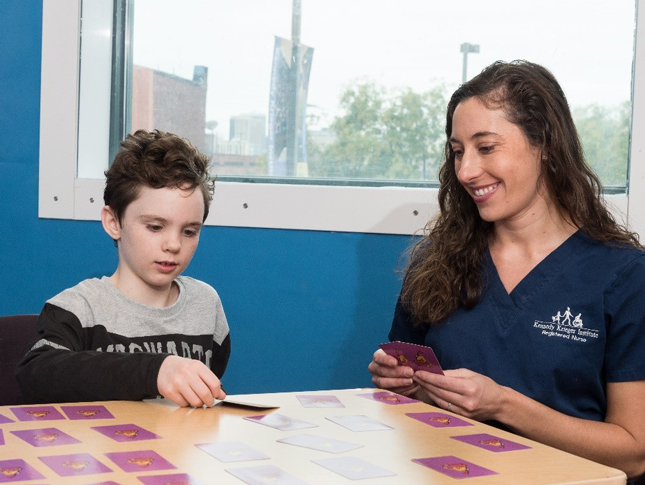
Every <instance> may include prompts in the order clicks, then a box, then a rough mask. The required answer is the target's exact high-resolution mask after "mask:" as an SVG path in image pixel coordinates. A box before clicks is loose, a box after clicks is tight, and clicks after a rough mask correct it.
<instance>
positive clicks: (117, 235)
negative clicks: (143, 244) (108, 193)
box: [101, 205, 121, 241]
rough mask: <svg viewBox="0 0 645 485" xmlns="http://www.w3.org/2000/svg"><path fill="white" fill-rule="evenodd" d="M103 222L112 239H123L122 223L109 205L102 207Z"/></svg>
mask: <svg viewBox="0 0 645 485" xmlns="http://www.w3.org/2000/svg"><path fill="white" fill-rule="evenodd" d="M101 222H102V223H103V229H105V232H107V233H108V235H109V236H110V237H111V238H112V239H114V240H115V241H118V240H119V239H121V224H119V220H118V219H117V218H116V215H115V214H114V211H113V210H112V208H111V207H110V206H109V205H106V206H104V207H103V209H101Z"/></svg>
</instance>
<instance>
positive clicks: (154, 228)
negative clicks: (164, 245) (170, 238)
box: [147, 224, 161, 232]
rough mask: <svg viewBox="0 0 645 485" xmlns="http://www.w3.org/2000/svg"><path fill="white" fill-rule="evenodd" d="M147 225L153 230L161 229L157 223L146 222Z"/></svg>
mask: <svg viewBox="0 0 645 485" xmlns="http://www.w3.org/2000/svg"><path fill="white" fill-rule="evenodd" d="M147 227H148V229H150V230H151V231H154V232H157V231H161V226H160V225H159V224H148V226H147Z"/></svg>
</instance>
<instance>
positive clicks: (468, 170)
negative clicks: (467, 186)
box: [455, 151, 482, 184]
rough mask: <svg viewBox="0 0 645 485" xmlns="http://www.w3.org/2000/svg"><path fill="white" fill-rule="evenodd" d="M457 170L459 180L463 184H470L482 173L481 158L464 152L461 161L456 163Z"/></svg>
mask: <svg viewBox="0 0 645 485" xmlns="http://www.w3.org/2000/svg"><path fill="white" fill-rule="evenodd" d="M455 169H456V171H457V178H458V179H459V181H460V182H461V183H462V184H464V183H469V182H470V181H472V180H474V179H476V178H477V177H479V176H480V175H481V173H482V167H481V163H480V160H479V158H478V157H477V156H476V155H473V154H472V152H468V151H464V153H463V154H462V156H461V159H460V160H459V161H457V162H456V163H455Z"/></svg>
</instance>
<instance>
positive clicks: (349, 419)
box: [327, 414, 393, 431]
mask: <svg viewBox="0 0 645 485" xmlns="http://www.w3.org/2000/svg"><path fill="white" fill-rule="evenodd" d="M327 419H328V420H330V421H333V422H334V423H336V424H340V425H341V426H343V427H344V428H347V429H349V430H350V431H377V430H383V429H393V428H392V427H391V426H388V425H387V424H384V423H381V422H380V421H376V420H375V419H372V418H370V417H368V416H364V415H362V414H359V415H355V416H328V417H327Z"/></svg>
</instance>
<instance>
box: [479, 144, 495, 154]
mask: <svg viewBox="0 0 645 485" xmlns="http://www.w3.org/2000/svg"><path fill="white" fill-rule="evenodd" d="M479 151H480V152H483V153H490V152H492V151H493V146H492V145H491V146H484V147H480V148H479Z"/></svg>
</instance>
